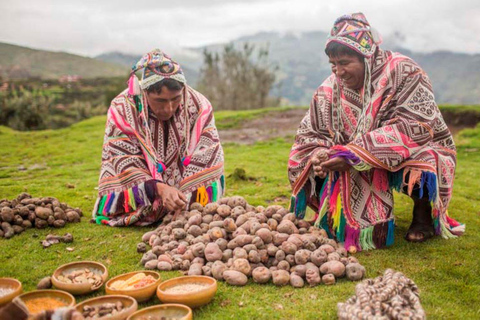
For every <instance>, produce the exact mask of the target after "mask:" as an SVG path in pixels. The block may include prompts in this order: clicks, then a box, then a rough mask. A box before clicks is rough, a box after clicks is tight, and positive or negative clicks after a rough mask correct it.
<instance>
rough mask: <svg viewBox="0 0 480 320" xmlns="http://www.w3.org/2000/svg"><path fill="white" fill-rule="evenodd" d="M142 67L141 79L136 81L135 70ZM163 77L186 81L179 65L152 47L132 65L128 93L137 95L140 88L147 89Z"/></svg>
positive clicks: (184, 82)
mask: <svg viewBox="0 0 480 320" xmlns="http://www.w3.org/2000/svg"><path fill="white" fill-rule="evenodd" d="M141 69H143V74H142V81H141V83H139V82H138V78H137V77H136V76H135V72H137V71H138V70H141ZM163 79H175V80H177V81H178V82H181V83H183V84H186V83H187V79H185V75H184V74H183V71H182V68H181V67H180V65H179V64H178V63H177V62H176V61H175V60H173V59H172V58H170V56H168V55H167V54H165V53H164V52H163V51H161V50H160V49H154V50H152V51H150V52H148V53H147V54H145V55H144V56H143V57H142V58H140V60H139V61H138V62H137V63H136V64H135V65H134V66H133V67H132V72H131V76H130V80H129V82H128V88H129V90H128V93H129V94H131V95H139V94H140V88H141V89H144V90H145V89H148V88H149V87H150V86H152V85H153V84H155V83H157V82H159V81H162V80H163Z"/></svg>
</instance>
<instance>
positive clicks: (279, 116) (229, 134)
mask: <svg viewBox="0 0 480 320" xmlns="http://www.w3.org/2000/svg"><path fill="white" fill-rule="evenodd" d="M306 113H307V109H291V110H287V111H283V112H280V111H272V112H269V113H267V114H266V115H264V116H262V117H259V118H256V119H252V120H248V121H245V123H244V124H243V125H242V126H241V127H240V128H235V129H225V130H219V135H220V139H221V141H222V142H223V143H228V142H233V143H238V144H254V143H255V142H258V141H266V140H270V139H274V138H283V137H292V136H294V135H295V133H296V132H297V129H298V126H299V125H300V122H301V121H302V119H303V117H304V116H305V114H306ZM443 117H444V119H445V121H446V123H447V125H448V127H449V128H450V131H451V132H452V134H453V135H456V134H457V133H458V132H459V131H460V130H462V129H465V128H473V127H475V125H476V124H477V123H478V122H480V119H478V117H475V116H473V115H469V114H464V113H460V112H459V113H453V112H450V113H445V114H443ZM292 143H293V138H292Z"/></svg>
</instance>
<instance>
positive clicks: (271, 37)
mask: <svg viewBox="0 0 480 320" xmlns="http://www.w3.org/2000/svg"><path fill="white" fill-rule="evenodd" d="M326 37H327V34H326V33H325V32H321V31H312V32H303V33H298V34H293V33H284V34H280V33H277V32H260V33H257V34H254V35H250V36H244V37H241V38H238V39H236V40H234V41H232V43H233V44H234V45H235V46H236V47H238V48H241V47H242V46H243V44H245V43H247V42H248V43H250V44H254V45H255V46H256V47H257V48H259V47H265V46H268V48H269V52H270V54H269V60H270V61H271V62H272V63H273V64H275V65H277V66H278V67H279V71H278V73H277V81H278V85H277V87H276V88H275V89H274V90H272V94H273V95H276V96H281V97H283V98H284V100H285V102H284V103H286V104H296V105H306V104H309V103H310V100H311V97H312V95H313V93H314V91H315V89H316V88H317V87H318V86H319V85H320V84H321V83H322V82H323V80H325V79H326V78H327V77H328V76H329V75H330V73H331V70H330V65H329V63H328V59H327V57H326V55H325V53H324V46H325V39H326ZM384 39H385V41H384V44H382V46H381V47H382V48H383V49H387V50H393V51H398V52H401V53H403V54H406V55H407V56H409V57H411V58H412V59H414V60H415V61H416V62H417V63H418V64H419V65H420V66H421V67H422V68H423V69H424V70H425V71H426V72H427V74H428V75H429V77H430V79H431V81H432V83H433V88H434V92H435V96H436V101H437V102H438V103H441V104H479V103H480V71H479V69H478V66H480V54H465V53H455V52H448V51H436V52H432V53H418V52H412V51H410V50H407V49H404V48H402V46H401V43H398V39H400V40H401V39H402V35H401V34H398V33H397V34H395V35H394V36H392V37H390V38H388V37H385V38H384ZM224 46H225V44H224V43H220V44H215V45H209V46H205V47H200V48H189V49H184V50H182V52H180V53H176V54H173V57H174V59H175V60H177V61H178V62H179V63H180V64H181V66H182V68H183V70H184V72H185V75H186V78H187V80H188V82H189V83H190V84H192V85H193V86H195V84H196V83H197V81H198V78H199V75H200V69H201V67H202V64H203V54H202V53H203V51H204V50H208V51H215V52H221V51H222V50H223V48H224ZM139 58H140V55H137V54H128V53H122V52H109V53H105V54H102V55H100V56H97V57H95V58H94V59H93V58H86V57H81V56H78V55H73V54H69V53H64V52H50V51H43V50H34V49H29V48H24V47H20V46H15V45H10V44H5V43H0V76H2V77H3V78H5V77H7V78H29V77H37V78H38V77H40V78H46V79H48V78H59V77H60V76H63V75H79V76H81V77H83V78H95V77H109V76H124V77H127V75H128V72H129V69H130V68H131V66H132V65H133V64H134V63H135V62H136V61H138V59H139Z"/></svg>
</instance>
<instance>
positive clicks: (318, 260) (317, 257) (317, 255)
mask: <svg viewBox="0 0 480 320" xmlns="http://www.w3.org/2000/svg"><path fill="white" fill-rule="evenodd" d="M327 258H328V256H327V253H326V252H325V251H323V250H322V249H317V250H315V251H313V252H312V254H311V255H310V260H311V261H312V262H313V263H314V264H315V265H316V266H317V267H320V266H321V265H322V264H324V263H325V262H327Z"/></svg>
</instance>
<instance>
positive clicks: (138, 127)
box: [93, 49, 225, 226]
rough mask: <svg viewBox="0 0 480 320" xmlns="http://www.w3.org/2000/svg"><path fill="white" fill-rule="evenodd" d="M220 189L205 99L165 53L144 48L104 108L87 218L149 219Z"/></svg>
mask: <svg viewBox="0 0 480 320" xmlns="http://www.w3.org/2000/svg"><path fill="white" fill-rule="evenodd" d="M140 69H144V72H143V77H142V82H141V84H140V83H139V82H138V79H137V77H136V76H135V72H136V71H138V70H140ZM224 188H225V186H224V178H223V150H222V146H221V144H220V140H219V137H218V133H217V129H216V127H215V120H214V117H213V111H212V106H211V104H210V102H209V101H208V100H207V99H206V98H205V97H204V96H203V95H202V94H200V93H199V92H197V91H195V90H193V89H192V88H190V87H189V86H188V85H187V83H186V80H185V77H184V75H183V72H182V70H181V68H180V66H179V65H178V64H177V63H176V62H175V61H173V60H172V59H171V58H170V57H169V56H167V55H166V54H164V53H163V52H162V51H160V50H158V49H155V50H153V51H151V52H149V53H147V54H146V55H145V56H143V57H142V59H140V61H139V62H138V63H137V64H136V65H135V66H134V67H133V68H132V75H131V78H130V80H129V87H128V89H127V90H125V91H123V92H122V93H120V94H119V95H118V96H117V97H116V98H115V99H114V100H113V101H112V104H111V106H110V108H109V110H108V118H107V124H106V130H105V139H104V145H103V152H102V167H101V172H100V179H99V187H98V191H99V195H98V199H97V202H96V204H95V207H94V210H93V219H94V221H96V222H97V223H103V224H108V225H110V226H128V225H148V224H151V223H154V222H157V221H160V220H161V219H162V218H163V217H164V216H165V215H166V214H168V213H175V212H179V211H181V210H183V209H186V208H187V207H188V205H189V204H190V203H192V202H200V203H201V204H203V205H205V204H207V203H209V202H212V201H216V200H217V199H219V198H220V197H221V196H222V195H223V192H224Z"/></svg>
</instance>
